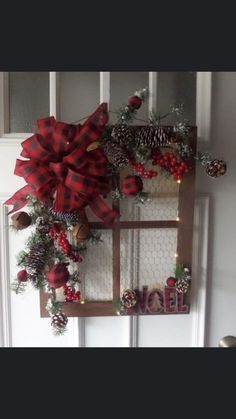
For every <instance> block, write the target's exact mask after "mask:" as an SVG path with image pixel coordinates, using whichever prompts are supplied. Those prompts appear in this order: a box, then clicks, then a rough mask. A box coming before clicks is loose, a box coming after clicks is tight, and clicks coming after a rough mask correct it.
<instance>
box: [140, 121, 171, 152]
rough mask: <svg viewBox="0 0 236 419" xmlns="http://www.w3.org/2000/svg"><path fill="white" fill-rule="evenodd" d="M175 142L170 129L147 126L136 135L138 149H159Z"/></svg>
mask: <svg viewBox="0 0 236 419" xmlns="http://www.w3.org/2000/svg"><path fill="white" fill-rule="evenodd" d="M173 141H174V136H173V133H172V131H171V130H170V129H168V128H163V127H154V126H146V127H142V128H140V129H138V130H137V131H136V135H135V144H136V146H137V147H148V148H157V147H160V146H165V145H168V144H171V143H172V142H173Z"/></svg>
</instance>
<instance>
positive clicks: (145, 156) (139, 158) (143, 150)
mask: <svg viewBox="0 0 236 419" xmlns="http://www.w3.org/2000/svg"><path fill="white" fill-rule="evenodd" d="M134 156H135V161H136V162H137V163H142V164H145V163H147V162H148V160H149V159H150V156H151V150H150V149H148V148H147V147H139V148H138V149H136V150H135V151H134Z"/></svg>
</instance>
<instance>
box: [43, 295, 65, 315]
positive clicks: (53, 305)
mask: <svg viewBox="0 0 236 419" xmlns="http://www.w3.org/2000/svg"><path fill="white" fill-rule="evenodd" d="M45 308H46V310H47V312H48V313H49V314H50V316H54V314H58V313H61V312H62V303H61V302H59V301H56V300H55V299H54V298H49V299H48V301H47V304H46V307H45Z"/></svg>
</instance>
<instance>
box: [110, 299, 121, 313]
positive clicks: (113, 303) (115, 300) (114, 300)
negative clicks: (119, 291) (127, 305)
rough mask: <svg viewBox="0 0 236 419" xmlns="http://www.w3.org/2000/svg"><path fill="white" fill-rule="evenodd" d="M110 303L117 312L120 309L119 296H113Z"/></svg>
mask: <svg viewBox="0 0 236 419" xmlns="http://www.w3.org/2000/svg"><path fill="white" fill-rule="evenodd" d="M112 305H113V307H114V309H115V310H116V311H117V312H120V310H121V309H122V302H121V299H120V298H119V297H117V298H114V299H113V301H112Z"/></svg>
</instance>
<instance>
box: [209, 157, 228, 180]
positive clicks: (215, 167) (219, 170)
mask: <svg viewBox="0 0 236 419" xmlns="http://www.w3.org/2000/svg"><path fill="white" fill-rule="evenodd" d="M226 169H227V165H226V163H225V162H224V161H223V160H218V159H214V160H212V161H209V162H208V163H207V164H206V173H207V174H208V176H210V177H212V178H217V177H219V176H223V175H224V174H225V172H226Z"/></svg>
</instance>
